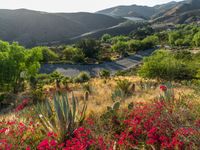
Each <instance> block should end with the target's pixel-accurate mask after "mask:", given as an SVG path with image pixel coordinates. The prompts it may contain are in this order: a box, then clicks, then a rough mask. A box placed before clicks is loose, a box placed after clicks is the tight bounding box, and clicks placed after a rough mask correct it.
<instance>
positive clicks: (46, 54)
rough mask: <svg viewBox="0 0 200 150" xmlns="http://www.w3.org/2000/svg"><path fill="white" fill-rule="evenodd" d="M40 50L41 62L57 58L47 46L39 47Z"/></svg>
mask: <svg viewBox="0 0 200 150" xmlns="http://www.w3.org/2000/svg"><path fill="white" fill-rule="evenodd" d="M39 48H40V49H41V51H42V56H43V59H42V62H45V63H46V62H49V61H55V60H57V59H58V55H57V54H56V53H55V52H53V51H52V50H50V49H49V48H48V47H39Z"/></svg>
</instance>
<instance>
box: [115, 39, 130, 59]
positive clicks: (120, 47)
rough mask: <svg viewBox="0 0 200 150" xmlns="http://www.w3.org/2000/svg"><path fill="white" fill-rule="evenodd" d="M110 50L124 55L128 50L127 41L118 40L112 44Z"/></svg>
mask: <svg viewBox="0 0 200 150" xmlns="http://www.w3.org/2000/svg"><path fill="white" fill-rule="evenodd" d="M112 50H113V51H114V52H117V53H119V54H120V55H122V56H124V55H126V53H127V51H128V44H127V42H122V41H119V42H117V43H116V44H114V45H113V46H112Z"/></svg>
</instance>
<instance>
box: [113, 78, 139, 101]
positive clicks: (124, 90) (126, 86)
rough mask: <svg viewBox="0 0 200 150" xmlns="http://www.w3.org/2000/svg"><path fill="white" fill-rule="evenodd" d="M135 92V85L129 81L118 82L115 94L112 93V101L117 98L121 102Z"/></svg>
mask: <svg viewBox="0 0 200 150" xmlns="http://www.w3.org/2000/svg"><path fill="white" fill-rule="evenodd" d="M134 91H135V85H134V84H133V83H131V82H130V81H128V80H126V79H125V80H118V81H117V85H116V87H115V90H114V92H113V93H112V100H113V101H116V99H117V98H120V99H121V100H122V99H124V98H126V97H128V96H130V95H131V94H132V93H133V92H134Z"/></svg>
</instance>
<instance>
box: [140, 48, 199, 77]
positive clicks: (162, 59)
mask: <svg viewBox="0 0 200 150" xmlns="http://www.w3.org/2000/svg"><path fill="white" fill-rule="evenodd" d="M190 64H191V63H188V62H183V61H182V60H178V59H176V58H175V57H174V56H173V54H172V53H171V52H168V51H157V52H155V53H154V54H153V55H152V56H150V57H147V58H145V59H144V64H143V66H142V67H141V69H140V70H139V75H140V76H142V77H144V78H151V79H154V78H157V79H159V80H160V79H163V80H169V81H172V80H175V81H180V80H191V79H194V78H195V76H196V74H197V71H196V68H195V67H194V66H192V65H190Z"/></svg>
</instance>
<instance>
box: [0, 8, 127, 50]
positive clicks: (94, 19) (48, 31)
mask: <svg viewBox="0 0 200 150" xmlns="http://www.w3.org/2000/svg"><path fill="white" fill-rule="evenodd" d="M122 21H123V19H116V18H113V17H110V16H105V15H101V14H92V13H74V14H68V13H46V12H39V11H31V10H26V9H19V10H0V39H2V40H7V41H18V42H20V43H21V44H23V45H26V46H33V45H36V44H40V43H49V42H59V41H62V40H64V39H68V38H71V37H74V36H77V35H80V34H83V33H85V32H90V31H93V30H97V29H101V28H107V27H111V26H114V25H117V24H119V23H120V22H122Z"/></svg>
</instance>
